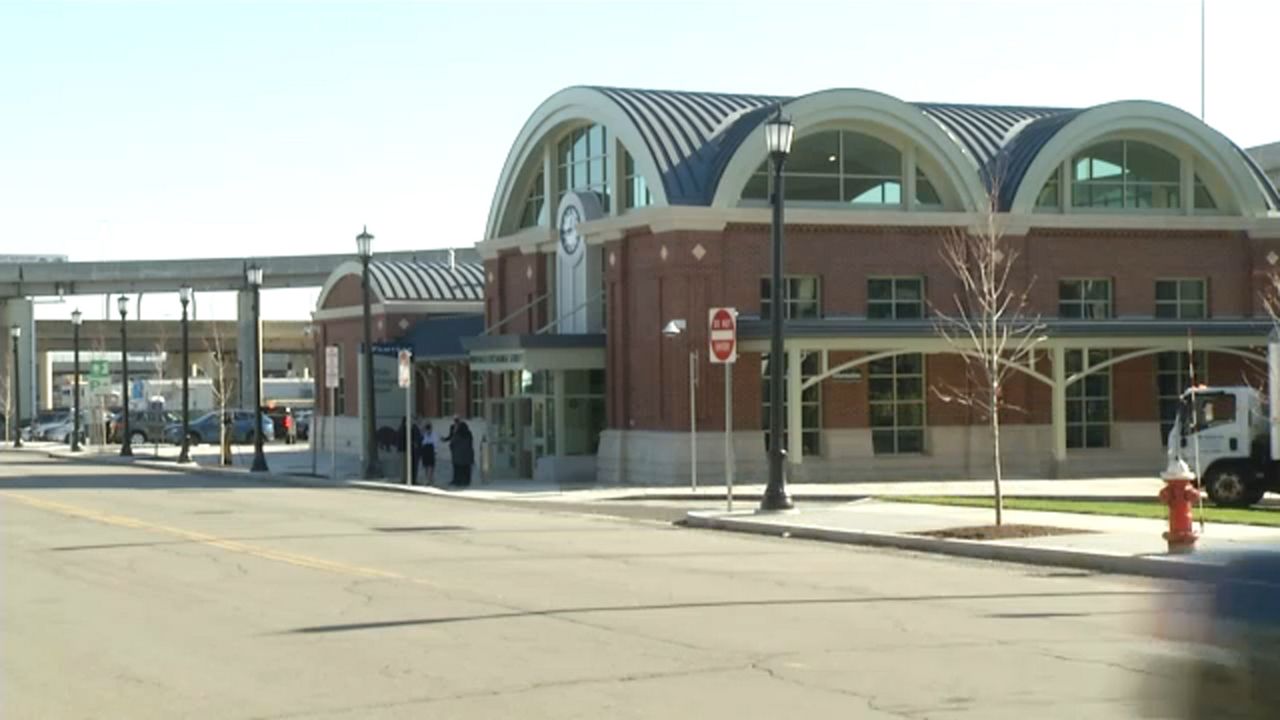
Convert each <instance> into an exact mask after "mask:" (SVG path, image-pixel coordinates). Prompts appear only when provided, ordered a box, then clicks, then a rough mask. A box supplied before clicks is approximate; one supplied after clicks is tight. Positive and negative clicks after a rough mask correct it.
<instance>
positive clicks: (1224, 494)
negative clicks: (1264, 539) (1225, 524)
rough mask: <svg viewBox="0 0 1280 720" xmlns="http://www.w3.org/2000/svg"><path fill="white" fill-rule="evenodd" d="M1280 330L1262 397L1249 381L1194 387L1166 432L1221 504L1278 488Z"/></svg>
mask: <svg viewBox="0 0 1280 720" xmlns="http://www.w3.org/2000/svg"><path fill="white" fill-rule="evenodd" d="M1277 412H1280V334H1277V333H1272V335H1271V338H1270V340H1269V341H1268V343H1267V390H1266V396H1264V395H1263V393H1262V391H1259V390H1258V389H1257V388H1253V387H1249V386H1248V385H1230V386H1209V387H1205V386H1198V387H1193V388H1190V389H1188V390H1187V391H1186V392H1184V393H1183V394H1182V398H1181V402H1180V403H1179V406H1178V416H1177V420H1176V421H1175V422H1174V424H1173V429H1172V430H1170V431H1169V437H1168V455H1169V459H1170V460H1177V459H1181V460H1182V461H1183V462H1185V463H1186V464H1187V467H1189V468H1191V469H1192V470H1193V471H1195V472H1197V474H1198V475H1199V476H1200V486H1201V487H1202V488H1204V490H1205V491H1206V492H1207V493H1208V495H1209V499H1210V500H1212V501H1213V503H1214V504H1215V505H1218V506H1220V507H1248V506H1250V505H1253V504H1255V503H1257V502H1258V501H1259V500H1261V499H1262V496H1263V495H1264V494H1266V493H1267V492H1272V491H1280V418H1277Z"/></svg>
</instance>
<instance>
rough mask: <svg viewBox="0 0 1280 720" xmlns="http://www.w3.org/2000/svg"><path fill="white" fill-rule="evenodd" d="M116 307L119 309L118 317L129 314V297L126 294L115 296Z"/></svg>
mask: <svg viewBox="0 0 1280 720" xmlns="http://www.w3.org/2000/svg"><path fill="white" fill-rule="evenodd" d="M116 309H118V310H119V311H120V317H124V316H125V315H128V314H129V297H128V296H127V295H121V296H120V297H118V298H116Z"/></svg>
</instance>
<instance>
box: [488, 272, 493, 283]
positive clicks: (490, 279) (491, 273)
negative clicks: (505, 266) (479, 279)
mask: <svg viewBox="0 0 1280 720" xmlns="http://www.w3.org/2000/svg"><path fill="white" fill-rule="evenodd" d="M489 282H493V271H492V270H490V271H489Z"/></svg>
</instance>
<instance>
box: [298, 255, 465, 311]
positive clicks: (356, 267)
mask: <svg viewBox="0 0 1280 720" xmlns="http://www.w3.org/2000/svg"><path fill="white" fill-rule="evenodd" d="M361 272H362V268H361V266H360V263H358V262H356V261H350V262H345V263H343V264H342V265H339V266H338V267H337V268H336V269H335V270H334V271H333V273H332V274H331V275H330V276H329V279H328V280H327V281H325V284H324V287H323V288H322V289H321V290H320V297H319V299H318V300H317V301H316V307H319V308H323V307H324V306H325V300H326V299H327V298H328V296H329V292H330V291H331V290H332V289H333V287H334V286H335V285H337V284H338V281H340V280H342V279H343V278H345V277H348V276H352V275H354V276H356V277H357V278H358V277H360V275H361ZM484 279H485V278H484V266H483V265H482V264H481V263H453V264H449V263H427V262H401V261H386V260H374V261H372V262H370V263H369V280H370V283H369V287H370V290H372V291H373V294H372V301H373V302H379V303H380V302H387V301H392V302H395V301H405V302H458V303H477V302H483V301H484Z"/></svg>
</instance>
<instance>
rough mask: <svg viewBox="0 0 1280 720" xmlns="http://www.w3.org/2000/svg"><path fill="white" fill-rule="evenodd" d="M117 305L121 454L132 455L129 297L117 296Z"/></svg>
mask: <svg viewBox="0 0 1280 720" xmlns="http://www.w3.org/2000/svg"><path fill="white" fill-rule="evenodd" d="M116 307H117V309H119V310H120V390H121V392H120V405H121V406H122V407H121V408H120V417H121V420H122V422H123V424H122V425H121V428H123V433H124V434H123V435H122V436H121V438H120V454H121V455H122V456H125V457H132V456H133V438H131V437H129V434H130V433H129V332H128V329H127V328H126V323H125V316H126V315H128V314H129V298H128V297H125V296H124V295H121V296H120V297H118V298H116Z"/></svg>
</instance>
